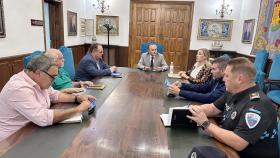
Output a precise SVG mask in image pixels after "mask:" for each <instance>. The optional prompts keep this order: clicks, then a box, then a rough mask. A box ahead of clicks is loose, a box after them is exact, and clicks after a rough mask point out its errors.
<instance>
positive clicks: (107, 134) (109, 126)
mask: <svg viewBox="0 0 280 158" xmlns="http://www.w3.org/2000/svg"><path fill="white" fill-rule="evenodd" d="M120 70H121V71H122V72H123V75H122V76H123V78H112V77H104V78H101V79H98V80H96V83H103V84H106V85H107V86H106V88H105V89H104V90H89V89H88V90H87V91H86V93H88V94H92V95H94V96H96V97H97V107H96V109H95V112H94V113H93V114H91V115H90V116H89V118H88V119H87V120H84V121H83V122H82V123H74V124H56V125H53V126H49V127H38V126H36V125H34V124H33V123H30V124H28V125H27V126H25V127H24V128H22V129H21V130H19V131H18V132H16V133H15V134H13V135H12V136H10V137H9V138H8V139H6V140H4V141H3V142H1V144H0V156H1V155H2V157H3V158H17V157H26V158H56V157H61V158H89V157H91V158H132V157H137V158H169V157H171V158H185V157H187V155H188V153H189V152H190V151H191V149H192V148H193V147H194V146H199V145H211V146H215V144H216V143H217V142H216V143H215V141H214V140H213V139H212V138H211V137H209V136H208V135H206V134H205V133H204V132H203V131H202V130H201V129H199V128H198V129H188V128H182V127H181V128H166V127H164V126H163V124H162V122H161V120H160V117H159V115H160V114H161V113H167V112H168V109H169V107H174V106H184V105H186V104H187V103H188V101H186V100H184V99H179V98H168V97H166V92H167V88H166V87H165V86H164V84H163V83H164V80H165V78H166V77H167V73H166V72H163V73H158V72H143V71H140V70H137V69H129V68H120ZM58 106H59V105H58ZM64 106H71V105H67V104H62V107H64ZM72 106H73V105H72ZM218 146H219V147H221V148H222V149H225V150H227V153H228V154H229V155H235V154H236V153H234V152H233V150H230V149H229V148H226V147H225V146H224V145H222V144H219V145H218ZM224 147H225V148H224ZM228 149H229V150H228ZM228 151H229V152H228ZM231 157H235V156H231Z"/></svg>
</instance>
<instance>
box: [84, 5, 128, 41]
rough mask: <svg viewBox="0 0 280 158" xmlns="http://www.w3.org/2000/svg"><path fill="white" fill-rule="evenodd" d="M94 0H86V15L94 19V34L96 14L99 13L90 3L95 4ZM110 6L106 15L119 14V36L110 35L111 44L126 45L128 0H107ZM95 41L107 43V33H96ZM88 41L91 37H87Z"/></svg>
mask: <svg viewBox="0 0 280 158" xmlns="http://www.w3.org/2000/svg"><path fill="white" fill-rule="evenodd" d="M96 2H97V1H96V0H87V4H86V6H87V16H88V18H89V19H94V32H95V33H94V34H95V35H96V15H101V13H100V11H97V10H96V7H93V6H92V4H97V3H96ZM106 2H107V4H108V5H109V6H110V9H109V13H108V12H105V14H106V15H112V16H119V36H110V44H111V45H119V46H128V43H129V41H128V40H129V14H130V0H121V1H117V0H107V1H106ZM96 39H97V42H99V43H102V44H107V40H108V39H107V35H97V36H96ZM87 42H88V43H90V42H92V41H91V38H90V39H87Z"/></svg>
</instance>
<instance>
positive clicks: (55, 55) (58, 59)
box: [45, 48, 64, 67]
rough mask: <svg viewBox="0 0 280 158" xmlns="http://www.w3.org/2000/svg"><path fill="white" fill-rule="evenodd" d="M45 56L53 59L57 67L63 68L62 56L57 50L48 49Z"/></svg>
mask: <svg viewBox="0 0 280 158" xmlns="http://www.w3.org/2000/svg"><path fill="white" fill-rule="evenodd" d="M45 55H47V56H51V57H53V58H55V59H56V62H57V65H58V66H59V67H63V66H64V58H63V54H62V53H61V52H60V51H59V50H58V49H54V48H50V49H48V50H46V52H45Z"/></svg>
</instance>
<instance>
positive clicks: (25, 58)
mask: <svg viewBox="0 0 280 158" xmlns="http://www.w3.org/2000/svg"><path fill="white" fill-rule="evenodd" d="M41 54H43V52H42V51H39V50H37V51H34V52H33V53H31V54H30V55H28V56H26V57H24V58H23V65H24V68H27V65H28V63H29V62H30V61H31V59H32V58H33V57H35V56H37V55H41Z"/></svg>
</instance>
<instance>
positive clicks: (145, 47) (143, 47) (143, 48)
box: [140, 42, 164, 54]
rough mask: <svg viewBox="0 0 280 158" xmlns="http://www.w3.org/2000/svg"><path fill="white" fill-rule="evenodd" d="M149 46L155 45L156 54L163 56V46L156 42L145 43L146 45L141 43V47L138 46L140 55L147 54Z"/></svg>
mask: <svg viewBox="0 0 280 158" xmlns="http://www.w3.org/2000/svg"><path fill="white" fill-rule="evenodd" d="M150 44H155V45H157V52H158V53H160V54H163V53H164V46H163V45H162V44H160V43H157V42H147V43H142V44H141V46H140V50H141V53H146V52H148V50H149V45H150Z"/></svg>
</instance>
